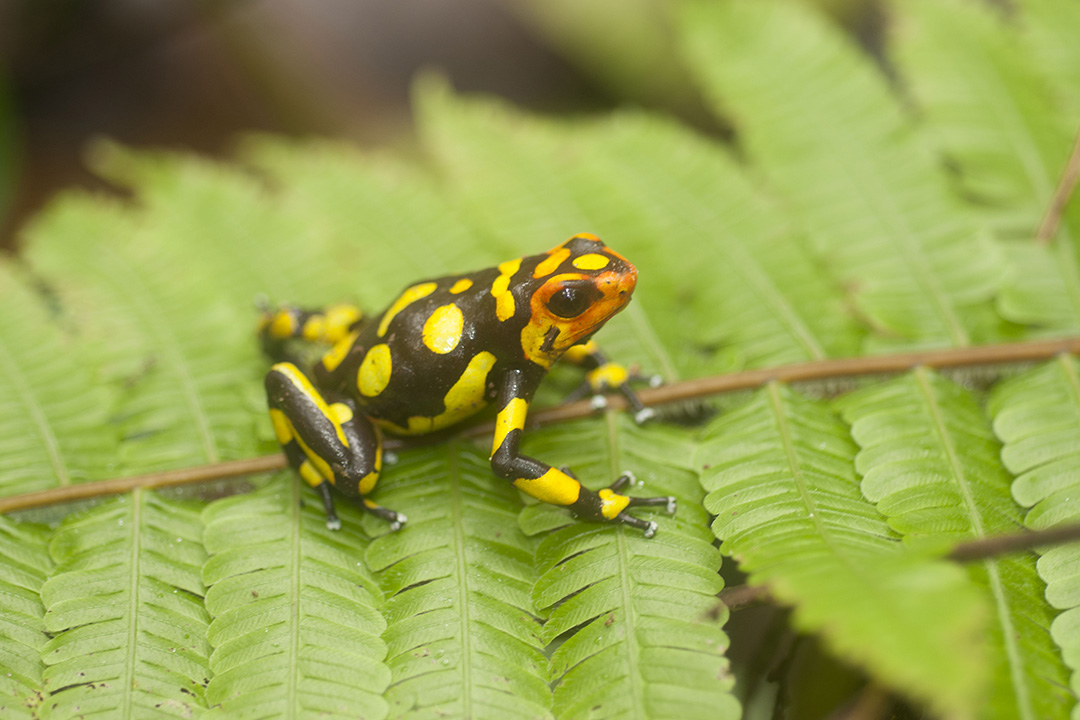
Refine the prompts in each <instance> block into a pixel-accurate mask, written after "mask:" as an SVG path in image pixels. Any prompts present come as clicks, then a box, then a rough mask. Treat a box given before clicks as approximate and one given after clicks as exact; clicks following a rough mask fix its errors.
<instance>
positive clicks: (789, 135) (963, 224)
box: [683, 0, 1003, 346]
mask: <svg viewBox="0 0 1080 720" xmlns="http://www.w3.org/2000/svg"><path fill="white" fill-rule="evenodd" d="M685 10H686V11H685V12H684V13H683V31H684V40H685V54H686V57H687V59H688V61H689V63H690V65H691V68H692V70H693V71H694V72H695V73H696V74H697V76H698V78H699V81H700V82H701V84H702V86H703V87H704V90H705V92H706V94H707V95H708V96H709V97H710V98H711V99H712V103H713V105H714V106H715V108H716V110H717V111H718V112H730V114H731V116H732V117H733V118H734V120H735V121H736V124H737V129H738V131H739V133H740V137H741V139H742V140H743V142H744V144H745V146H746V149H747V151H748V154H749V156H750V159H751V160H753V161H754V162H755V163H757V165H758V166H759V167H760V168H761V169H762V171H763V172H764V174H765V176H766V179H767V180H769V181H770V182H771V184H772V185H773V186H774V187H775V188H776V190H777V192H778V193H779V194H780V195H781V196H782V198H783V199H784V200H786V201H787V202H788V203H789V204H790V206H791V207H792V209H793V210H794V212H795V214H796V216H797V218H798V220H799V221H800V222H801V223H802V225H803V227H805V229H806V231H807V233H808V237H809V239H810V241H811V243H812V244H813V246H814V247H815V249H816V250H817V252H818V254H819V255H820V257H821V259H822V261H823V262H825V263H827V266H828V268H829V269H830V270H831V271H832V272H833V273H834V274H835V277H836V278H837V279H838V280H839V281H840V282H842V283H844V284H845V285H846V286H849V287H850V288H851V291H852V294H853V298H854V302H855V305H856V307H857V309H858V310H859V312H860V313H861V314H862V316H863V317H864V318H865V319H866V320H867V321H868V322H870V323H871V325H872V326H873V327H874V328H875V329H876V330H877V331H878V333H879V334H880V336H881V340H885V341H888V342H889V344H896V343H904V344H918V345H928V344H949V345H958V346H962V345H969V344H971V343H972V342H976V341H985V340H989V339H992V338H995V337H997V336H998V332H999V331H998V325H999V324H1000V323H999V319H998V318H997V317H996V315H995V314H994V313H993V312H992V308H991V307H990V305H989V302H988V301H989V300H990V299H991V298H992V297H993V295H994V293H995V292H996V290H997V288H998V286H999V284H1000V283H1001V280H1002V277H1003V264H1002V258H1001V253H1000V251H999V250H998V249H997V247H996V246H995V245H993V244H992V243H990V242H989V241H988V240H987V238H985V237H982V236H980V234H979V231H978V226H976V225H975V224H973V222H972V221H971V220H970V218H969V217H968V216H967V214H966V213H964V212H962V211H960V210H959V209H958V208H957V207H954V206H953V205H952V204H951V203H950V201H949V195H948V191H947V184H946V181H945V176H944V173H943V171H942V169H941V168H939V167H937V166H936V165H935V164H934V162H933V159H932V157H931V156H930V155H929V153H927V152H926V151H925V149H924V148H923V146H922V145H921V143H920V141H919V138H918V137H917V136H916V135H914V134H913V132H912V129H911V127H910V125H909V123H908V121H907V120H906V118H905V117H904V116H903V115H902V113H901V111H900V107H899V104H898V103H897V101H896V100H895V99H894V98H893V97H892V96H891V95H890V93H889V90H888V86H887V84H886V81H885V79H884V78H883V77H881V76H880V74H879V73H878V72H877V71H876V69H875V68H874V67H873V66H872V63H871V61H870V59H869V58H868V57H865V56H863V55H861V54H860V53H858V52H857V51H856V50H855V48H853V47H850V46H849V45H848V43H847V42H846V41H845V40H844V38H842V36H841V34H840V32H839V30H838V29H834V28H830V27H828V26H827V24H826V23H825V21H824V20H823V19H822V18H821V17H820V16H818V15H817V14H815V13H814V12H813V11H812V10H810V9H809V8H807V7H805V5H803V4H801V3H796V2H792V1H790V0H786V1H784V2H779V1H777V0H765V1H763V2H722V3H709V2H692V3H689V4H688V5H686V7H685Z"/></svg>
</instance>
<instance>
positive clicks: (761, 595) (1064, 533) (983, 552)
mask: <svg viewBox="0 0 1080 720" xmlns="http://www.w3.org/2000/svg"><path fill="white" fill-rule="evenodd" d="M1078 540H1080V524H1074V525H1062V526H1060V527H1054V528H1050V529H1048V530H1021V531H1020V532H1015V533H1009V534H1007V535H992V536H990V537H985V538H979V539H978V540H968V541H966V542H962V543H957V544H956V545H954V546H953V549H952V550H951V551H949V553H948V554H947V555H946V556H945V557H947V558H949V559H950V560H956V561H957V562H975V561H977V560H986V559H987V558H991V557H996V556H998V555H1006V554H1008V553H1014V552H1019V551H1021V550H1030V549H1031V548H1034V547H1049V546H1051V545H1064V544H1066V543H1070V542H1076V541H1078ZM718 597H719V598H720V601H721V602H723V603H724V604H725V605H727V607H728V609H729V610H730V611H731V612H736V611H737V610H743V609H745V608H748V607H753V606H755V605H761V604H762V603H767V602H770V601H771V600H772V596H771V595H770V593H769V588H768V586H767V585H733V586H731V587H728V588H724V589H723V590H721V591H720V594H719V596H718Z"/></svg>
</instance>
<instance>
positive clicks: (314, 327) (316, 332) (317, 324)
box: [304, 315, 326, 342]
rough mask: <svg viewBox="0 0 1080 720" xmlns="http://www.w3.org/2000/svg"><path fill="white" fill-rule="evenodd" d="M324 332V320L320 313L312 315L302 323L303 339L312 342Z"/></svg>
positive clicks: (318, 338)
mask: <svg viewBox="0 0 1080 720" xmlns="http://www.w3.org/2000/svg"><path fill="white" fill-rule="evenodd" d="M325 332H326V320H324V319H323V316H322V315H312V316H311V317H309V318H308V319H307V322H305V323H304V339H305V340H310V341H312V342H314V341H315V340H320V339H322V336H323V333H325Z"/></svg>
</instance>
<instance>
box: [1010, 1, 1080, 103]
mask: <svg viewBox="0 0 1080 720" xmlns="http://www.w3.org/2000/svg"><path fill="white" fill-rule="evenodd" d="M1015 5H1016V6H1017V7H1018V8H1019V10H1020V12H1019V17H1018V23H1019V24H1020V26H1021V28H1022V29H1023V39H1024V42H1025V44H1026V45H1027V46H1028V48H1029V49H1030V52H1031V54H1032V56H1033V57H1034V58H1035V60H1036V61H1037V62H1038V64H1039V67H1040V69H1041V70H1042V72H1043V74H1044V76H1045V77H1046V79H1047V81H1048V82H1049V83H1050V84H1051V85H1052V86H1053V87H1054V89H1055V91H1056V92H1055V95H1056V96H1057V99H1058V102H1059V103H1060V105H1061V108H1062V109H1063V110H1064V113H1065V115H1066V117H1072V118H1076V117H1078V116H1080V92H1077V88H1080V46H1078V45H1077V43H1076V38H1077V36H1078V35H1080V7H1078V6H1077V5H1076V3H1073V2H1069V0H1018V1H1017V2H1016V3H1015Z"/></svg>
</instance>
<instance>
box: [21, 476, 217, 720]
mask: <svg viewBox="0 0 1080 720" xmlns="http://www.w3.org/2000/svg"><path fill="white" fill-rule="evenodd" d="M201 530H202V526H201V525H200V523H199V514H198V509H197V508H196V507H195V506H194V505H190V504H185V503H180V502H173V501H169V500H166V499H164V498H162V497H159V496H158V495H155V494H154V493H151V492H148V491H143V490H135V491H134V492H133V493H132V494H131V495H130V496H124V497H121V498H117V499H116V500H113V501H111V502H108V503H106V504H104V505H100V506H98V507H96V508H93V509H92V510H89V511H88V512H85V513H83V514H80V515H73V516H69V517H68V518H67V519H66V520H65V521H64V523H63V524H62V525H61V526H60V528H59V529H58V530H57V531H56V534H55V535H54V536H53V538H52V541H51V543H50V545H49V550H50V552H51V554H52V557H53V559H54V561H55V562H56V566H57V568H56V573H55V574H54V575H52V576H51V577H50V578H49V579H48V581H46V582H45V584H44V586H43V587H42V589H41V599H42V601H43V602H44V605H45V608H46V612H45V628H46V629H47V630H48V632H49V633H50V634H52V636H53V639H52V640H50V641H49V642H48V643H46V644H45V646H44V647H43V648H42V660H43V661H44V663H45V666H46V667H45V672H44V686H45V689H46V690H47V691H48V692H49V696H48V697H46V698H45V699H44V700H43V702H42V706H41V715H42V717H43V718H61V717H74V716H89V715H100V716H101V717H135V716H138V717H156V716H161V717H165V716H173V717H190V716H192V715H193V714H195V713H196V712H198V710H199V709H200V708H202V707H204V697H203V696H204V685H205V683H206V680H207V678H208V677H209V674H210V673H209V669H208V667H207V659H206V658H207V655H208V654H209V646H208V644H207V642H206V627H207V623H208V620H209V619H208V618H207V616H206V611H205V610H204V609H203V602H202V599H203V591H204V590H203V584H202V579H201V578H200V570H201V568H202V564H203V560H204V559H205V557H206V553H205V551H204V550H203V546H202V543H201V537H200V535H201Z"/></svg>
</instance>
